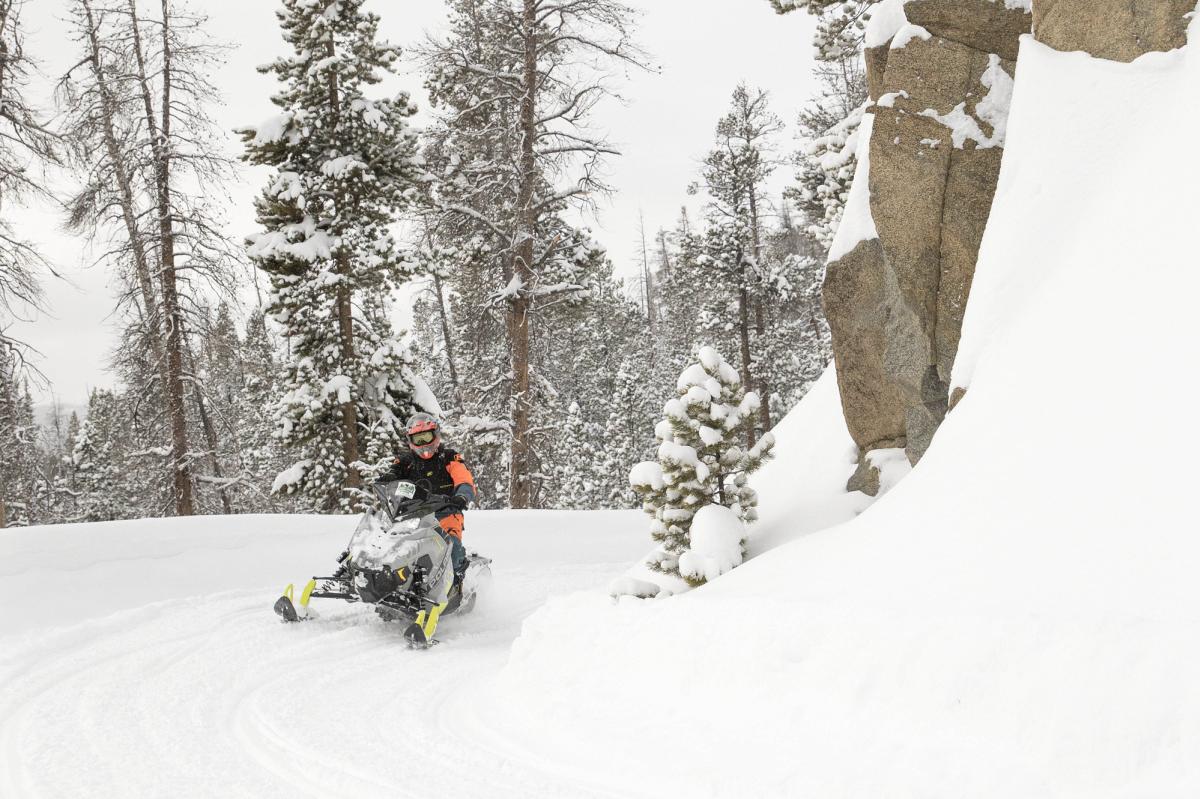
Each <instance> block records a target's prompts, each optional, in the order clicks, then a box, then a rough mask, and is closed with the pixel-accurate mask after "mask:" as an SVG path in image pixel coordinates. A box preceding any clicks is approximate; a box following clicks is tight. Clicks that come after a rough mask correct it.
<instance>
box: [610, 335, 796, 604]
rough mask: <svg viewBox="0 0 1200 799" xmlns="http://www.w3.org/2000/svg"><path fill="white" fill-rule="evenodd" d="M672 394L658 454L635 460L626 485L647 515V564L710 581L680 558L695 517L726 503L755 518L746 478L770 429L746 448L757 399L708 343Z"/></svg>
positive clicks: (747, 519) (765, 453)
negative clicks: (652, 546)
mask: <svg viewBox="0 0 1200 799" xmlns="http://www.w3.org/2000/svg"><path fill="white" fill-rule="evenodd" d="M676 394H677V396H676V397H675V398H673V399H671V400H669V401H668V402H667V404H666V405H665V406H664V407H663V413H664V418H663V420H662V421H661V422H659V424H658V426H657V427H656V428H655V431H654V433H655V436H656V437H657V438H658V440H659V442H660V443H659V448H658V459H657V460H656V461H646V462H643V463H640V464H638V465H637V466H635V467H634V468H633V470H632V472H631V473H630V483H631V484H632V485H633V488H634V490H636V491H637V492H638V494H639V495H641V497H642V503H643V504H642V508H643V510H644V511H645V512H646V513H647V514H648V515H649V516H650V517H651V519H652V522H651V526H650V534H651V537H652V538H653V539H654V540H655V542H657V543H658V545H659V549H658V550H657V552H656V553H655V554H654V555H652V556H651V561H650V564H649V565H650V566H651V568H654V569H656V570H659V571H662V572H664V573H667V574H673V575H676V576H680V577H683V578H684V579H685V580H687V581H688V582H689V583H691V584H692V585H699V584H701V583H703V582H705V580H706V579H707V577H706V575H705V574H704V573H701V572H699V571H697V570H695V569H692V568H689V563H688V561H687V560H686V559H685V560H684V561H683V566H682V568H681V558H684V556H685V555H686V554H687V553H688V551H689V550H690V549H692V547H693V543H694V542H693V541H692V538H691V536H690V533H691V527H692V520H693V518H694V517H695V516H696V514H697V512H699V511H700V509H701V508H704V507H705V506H707V505H721V506H724V507H726V508H729V509H730V510H731V511H732V512H733V514H734V516H735V517H736V518H737V519H738V520H740V522H741V523H742V524H743V525H745V524H749V523H751V522H753V521H755V520H756V519H757V518H758V514H757V509H756V508H757V505H758V496H757V494H756V493H755V492H754V489H752V488H751V487H750V485H749V481H748V478H749V476H750V475H751V474H753V473H754V472H755V471H756V470H757V469H758V468H759V467H760V466H762V464H763V463H764V462H766V460H767V459H768V458H770V457H771V454H772V450H773V449H774V446H775V438H774V436H772V435H771V434H770V433H767V434H765V435H763V436H762V437H761V438H760V439H759V440H758V442H757V443H756V444H755V445H754V446H753V447H752V448H750V449H748V450H747V449H745V448H743V446H742V442H743V441H744V440H745V429H746V427H747V426H749V425H753V424H754V422H755V417H756V414H757V413H758V405H759V398H758V395H757V394H755V393H754V392H747V391H745V389H744V387H743V385H742V381H741V377H740V376H739V375H738V372H737V370H736V369H734V368H733V367H732V366H730V365H729V364H728V363H727V362H726V361H725V359H724V358H722V357H721V356H720V354H719V353H717V351H716V350H714V349H713V348H712V347H702V348H701V349H700V353H699V362H698V363H694V364H692V365H691V366H689V367H688V368H687V369H685V370H684V371H683V374H681V375H680V376H679V381H678V383H677V385H676Z"/></svg>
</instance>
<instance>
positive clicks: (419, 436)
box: [408, 430, 437, 447]
mask: <svg viewBox="0 0 1200 799" xmlns="http://www.w3.org/2000/svg"><path fill="white" fill-rule="evenodd" d="M435 438H437V433H435V432H434V431H432V430H422V431H421V432H420V433H412V434H411V435H409V437H408V440H409V442H410V443H412V444H415V445H416V446H418V447H423V446H425V445H426V444H432V443H433V440H434V439H435Z"/></svg>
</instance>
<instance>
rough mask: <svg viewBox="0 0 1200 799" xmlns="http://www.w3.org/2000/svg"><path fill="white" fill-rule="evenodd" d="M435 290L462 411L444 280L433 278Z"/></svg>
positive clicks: (452, 388) (458, 401) (452, 382)
mask: <svg viewBox="0 0 1200 799" xmlns="http://www.w3.org/2000/svg"><path fill="white" fill-rule="evenodd" d="M433 290H434V292H435V293H436V294H437V305H438V316H439V317H440V318H441V323H442V340H443V341H444V342H445V346H446V363H447V365H448V366H449V367H450V388H451V390H452V391H453V392H454V402H455V404H456V405H457V406H458V408H459V410H462V406H463V398H462V388H461V387H460V386H459V385H458V368H457V367H456V366H455V365H454V339H453V338H452V337H451V336H450V319H449V316H448V315H447V314H446V295H445V293H444V292H443V291H442V278H441V277H440V276H438V275H437V274H434V276H433Z"/></svg>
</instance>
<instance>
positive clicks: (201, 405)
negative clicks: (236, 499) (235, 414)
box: [188, 347, 233, 516]
mask: <svg viewBox="0 0 1200 799" xmlns="http://www.w3.org/2000/svg"><path fill="white" fill-rule="evenodd" d="M188 363H189V366H190V368H191V374H192V401H193V402H195V403H196V413H197V414H198V415H199V416H200V428H201V429H202V430H203V431H204V439H205V443H206V444H207V445H208V452H209V456H208V468H209V471H211V472H212V476H213V477H215V478H216V479H217V481H218V482H217V486H218V489H217V493H218V494H220V495H221V510H223V511H224V512H225V515H226V516H231V515H233V503H232V502H230V500H229V486H227V485H225V484H224V482H223V480H224V477H225V475H223V474H222V473H221V459H220V457H218V452H217V429H216V427H214V426H213V423H212V417H211V416H209V415H208V405H207V403H205V401H204V392H203V391H201V390H200V386H198V385H197V384H196V356H195V354H194V353H193V352H192V351H191V348H190V347H189V348H188Z"/></svg>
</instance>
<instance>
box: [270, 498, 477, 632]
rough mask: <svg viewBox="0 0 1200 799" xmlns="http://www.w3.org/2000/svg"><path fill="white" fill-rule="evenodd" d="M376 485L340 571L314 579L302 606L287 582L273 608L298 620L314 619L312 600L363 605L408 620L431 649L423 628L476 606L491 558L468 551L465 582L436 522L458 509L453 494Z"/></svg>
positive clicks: (304, 592) (393, 618) (384, 615)
mask: <svg viewBox="0 0 1200 799" xmlns="http://www.w3.org/2000/svg"><path fill="white" fill-rule="evenodd" d="M374 490H375V494H376V496H377V498H378V500H379V504H378V507H376V508H373V509H370V510H368V511H367V512H366V513H364V514H363V516H362V518H361V519H360V520H359V523H358V527H357V528H356V529H355V531H354V535H352V536H351V537H350V543H349V545H348V546H347V547H346V551H345V552H344V553H342V557H341V559H340V563H341V565H340V567H339V568H338V570H337V572H335V574H334V575H333V576H332V577H313V578H312V579H311V580H309V581H308V584H307V585H305V586H304V590H302V591H301V592H300V598H299V602H298V603H297V601H296V598H295V594H294V586H293V585H289V586H287V588H285V589H284V590H283V596H281V597H280V598H279V599H278V600H276V602H275V613H277V614H278V615H279V616H280V617H281V618H282V619H283V620H284V621H285V622H297V621H304V620H306V619H308V618H310V616H309V608H308V604H309V600H311V599H314V598H316V599H342V600H345V601H347V602H365V603H368V604H371V605H374V606H375V612H376V613H377V614H379V616H380V617H381V618H383V619H384V621H389V622H392V621H400V622H407V623H408V625H407V627H406V628H405V631H404V637H405V639H406V640H407V641H408V642H409V644H410V645H411V646H414V647H420V648H424V647H428V646H432V645H433V644H435V643H437V640H436V639H432V638H430V637H429V635H427V632H426V631H427V630H428V631H429V632H432V631H433V629H434V628H435V627H436V626H437V622H438V620H439V618H440V617H443V616H449V615H462V614H466V613H470V612H471V611H472V610H474V608H475V603H476V602H477V601H478V596H479V590H480V589H481V588H482V587H483V586H485V585H486V584H487V583H489V582H490V581H491V576H492V570H491V560H489V559H488V558H485V557H483V556H482V555H479V554H478V553H475V552H468V553H467V567H466V571H465V573H464V574H463V579H462V582H461V583H458V582H456V581H455V579H454V569H453V562H452V558H451V548H450V544H449V543H448V542H447V541H446V539H445V538H444V537H443V536H442V533H441V525H440V524H438V520H437V514H438V513H440V512H442V511H444V510H446V509H448V508H451V507H454V506H452V505H451V503H450V498H449V497H446V496H442V495H440V494H433V493H431V492H430V490H429V485H428V482H427V481H424V480H423V481H420V483H411V482H408V481H395V482H388V483H376V484H375V485H374ZM297 605H299V607H297Z"/></svg>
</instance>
